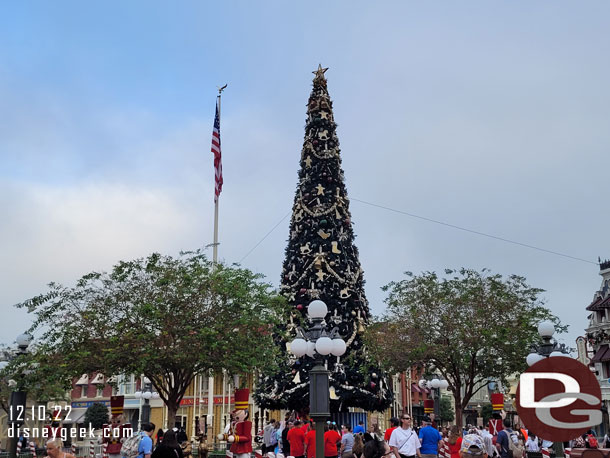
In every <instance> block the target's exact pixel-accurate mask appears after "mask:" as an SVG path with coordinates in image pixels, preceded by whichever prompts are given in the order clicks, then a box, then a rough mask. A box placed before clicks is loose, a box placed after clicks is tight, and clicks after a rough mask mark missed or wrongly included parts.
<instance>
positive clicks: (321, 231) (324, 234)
mask: <svg viewBox="0 0 610 458" xmlns="http://www.w3.org/2000/svg"><path fill="white" fill-rule="evenodd" d="M318 235H319V236H320V237H322V238H323V239H324V240H326V239H327V238H328V237H330V233H327V232H324V229H320V230H319V231H318Z"/></svg>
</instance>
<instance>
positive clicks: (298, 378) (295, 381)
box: [292, 372, 301, 383]
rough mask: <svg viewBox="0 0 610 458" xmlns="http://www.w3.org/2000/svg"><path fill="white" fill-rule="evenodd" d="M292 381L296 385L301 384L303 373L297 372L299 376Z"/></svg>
mask: <svg viewBox="0 0 610 458" xmlns="http://www.w3.org/2000/svg"><path fill="white" fill-rule="evenodd" d="M292 381H293V382H294V383H301V373H300V372H297V375H295V376H294V378H293V379H292Z"/></svg>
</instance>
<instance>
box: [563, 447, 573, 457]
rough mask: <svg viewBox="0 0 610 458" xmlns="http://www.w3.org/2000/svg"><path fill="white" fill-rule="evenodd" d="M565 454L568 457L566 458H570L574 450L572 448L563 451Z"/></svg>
mask: <svg viewBox="0 0 610 458" xmlns="http://www.w3.org/2000/svg"><path fill="white" fill-rule="evenodd" d="M563 454H564V455H565V456H566V458H570V456H571V455H572V449H571V448H565V449H563Z"/></svg>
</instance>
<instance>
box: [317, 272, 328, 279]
mask: <svg viewBox="0 0 610 458" xmlns="http://www.w3.org/2000/svg"><path fill="white" fill-rule="evenodd" d="M316 275H317V276H318V281H324V277H326V273H324V272H323V271H322V270H318V271H317V272H316Z"/></svg>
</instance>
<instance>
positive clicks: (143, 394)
mask: <svg viewBox="0 0 610 458" xmlns="http://www.w3.org/2000/svg"><path fill="white" fill-rule="evenodd" d="M134 397H135V398H136V399H144V404H143V405H140V419H139V423H140V428H138V429H142V423H148V422H150V400H151V399H159V393H157V392H156V391H152V382H151V381H150V379H149V378H148V377H144V378H143V380H142V391H136V392H135V393H134ZM171 428H173V426H170V429H171Z"/></svg>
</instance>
